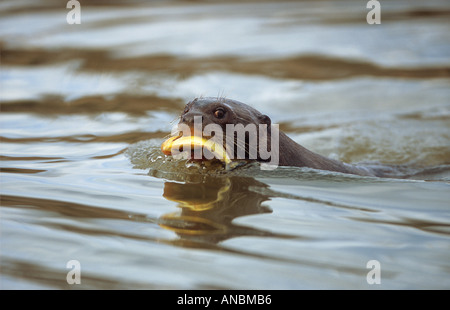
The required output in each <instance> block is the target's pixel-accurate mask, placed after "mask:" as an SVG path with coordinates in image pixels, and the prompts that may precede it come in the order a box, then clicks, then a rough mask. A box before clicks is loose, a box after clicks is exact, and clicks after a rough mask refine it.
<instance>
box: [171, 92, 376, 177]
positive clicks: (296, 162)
mask: <svg viewBox="0 0 450 310" xmlns="http://www.w3.org/2000/svg"><path fill="white" fill-rule="evenodd" d="M196 116H197V117H198V116H201V117H202V127H203V128H202V129H200V130H203V129H204V128H205V126H207V125H210V124H216V125H219V126H220V127H221V128H222V132H226V125H228V124H233V125H238V124H242V125H243V126H247V125H249V124H253V125H256V126H259V125H264V124H266V125H267V126H268V128H270V125H271V120H270V118H269V117H268V116H267V115H263V114H262V113H260V112H259V111H257V110H256V109H254V108H252V107H251V106H248V105H246V104H244V103H242V102H239V101H235V100H230V99H225V98H196V99H194V100H192V101H191V102H189V103H188V104H187V105H186V107H185V109H184V111H183V113H182V114H181V117H180V122H179V124H180V125H181V124H183V125H187V126H189V127H190V128H191V129H192V130H193V129H194V125H196V123H195V122H194V119H195V117H196ZM246 139H248V137H247V138H246ZM257 141H258V143H261V142H260V141H259V140H257ZM264 143H267V145H264V146H263V147H261V145H258V152H260V150H261V149H269V148H270V146H271V145H272V144H271V137H270V129H269V131H268V134H267V138H266V139H265V140H264ZM240 145H246V146H249V145H251V143H249V142H248V141H236V139H235V140H234V148H233V149H234V150H235V151H236V150H237V149H238V148H239V147H240ZM224 147H225V148H226V141H224ZM245 152H246V154H249V153H250V150H249V149H246V150H245ZM278 153H279V161H278V165H279V166H296V167H309V168H315V169H321V170H330V171H337V172H343V173H351V174H357V175H369V176H370V175H372V176H374V175H376V173H375V172H374V171H372V170H369V168H365V167H356V166H353V165H349V164H346V163H342V162H339V161H336V160H332V159H329V158H326V157H324V156H321V155H319V154H316V153H313V152H311V151H309V150H307V149H306V148H304V147H302V146H301V145H299V144H297V143H296V142H295V141H294V140H292V139H290V138H289V137H288V136H287V135H286V134H284V133H283V132H281V131H280V132H279V152H278ZM234 158H237V157H234ZM249 158H250V157H249ZM261 158H262V156H260V154H259V153H258V156H257V160H258V161H261V162H263V161H264V160H262V159H261Z"/></svg>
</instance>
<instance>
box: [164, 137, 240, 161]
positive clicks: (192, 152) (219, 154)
mask: <svg viewBox="0 0 450 310" xmlns="http://www.w3.org/2000/svg"><path fill="white" fill-rule="evenodd" d="M161 151H162V152H163V154H165V155H173V156H176V155H179V156H182V157H183V158H186V157H187V158H189V159H194V160H211V159H214V158H216V159H218V160H220V161H222V162H224V163H225V164H229V163H231V158H230V156H229V155H228V154H227V152H226V149H225V148H224V147H223V146H222V145H221V144H219V143H217V142H214V141H212V139H209V140H208V139H205V138H203V137H198V136H182V135H178V136H172V137H170V138H169V139H167V140H166V141H164V142H163V143H162V144H161Z"/></svg>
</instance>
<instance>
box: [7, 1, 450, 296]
mask: <svg viewBox="0 0 450 310" xmlns="http://www.w3.org/2000/svg"><path fill="white" fill-rule="evenodd" d="M108 3H109V4H108V5H105V4H104V3H103V2H100V1H93V2H91V4H89V5H88V4H84V3H82V6H81V12H82V22H81V24H80V25H68V24H67V23H66V14H67V12H68V11H69V10H67V9H66V8H65V4H64V5H63V4H61V3H59V2H58V1H29V2H27V1H22V2H17V1H3V2H2V3H1V5H0V29H1V30H0V47H1V68H0V86H1V95H0V96H1V97H0V98H1V114H0V130H1V134H0V138H1V148H0V156H1V157H0V159H1V178H0V182H1V192H0V194H1V208H0V212H1V213H0V215H1V222H0V224H1V226H0V229H1V248H0V250H1V252H0V253H1V268H0V270H1V271H0V285H1V288H3V289H21V288H25V289H74V288H75V289H133V288H143V289H199V288H207V289H222V288H223V289H310V288H318V289H377V288H378V289H380V288H381V289H422V288H425V289H449V288H450V280H449V279H450V277H449V276H450V263H449V262H450V216H449V211H450V204H449V201H450V185H449V180H450V170H449V168H450V135H449V132H450V131H449V129H450V102H449V98H450V87H449V86H450V80H449V77H450V56H449V55H450V35H449V33H448V29H449V28H448V27H449V22H448V20H449V19H448V16H449V12H450V6H449V4H448V3H447V2H446V1H428V2H423V1H396V2H395V3H391V2H389V3H387V2H386V3H385V2H383V3H382V23H381V25H368V24H367V23H366V14H367V12H368V9H366V7H365V6H366V3H365V2H364V1H288V2H279V1H276V2H271V1H261V2H254V1H248V2H247V1H244V2H231V3H230V2H221V1H214V2H210V1H197V2H195V3H187V2H183V1H180V2H179V1H160V2H152V3H148V2H144V1H143V2H140V1H133V2H128V1H127V2H124V1H112V2H108ZM196 96H226V97H228V98H232V99H236V100H239V101H242V102H245V103H247V104H250V105H252V106H254V107H255V108H256V109H258V110H260V111H261V112H263V113H265V114H267V115H269V116H270V117H271V118H272V122H274V123H278V124H280V128H281V129H282V130H284V131H285V132H286V133H287V134H288V135H289V136H290V137H292V138H293V139H294V140H295V141H297V142H298V143H301V144H302V145H304V146H305V147H307V148H309V149H311V150H313V151H315V152H318V153H320V154H323V155H325V156H329V157H331V158H335V159H339V160H343V161H346V162H349V163H363V164H366V165H378V166H379V165H383V166H389V167H394V168H395V170H394V173H393V175H392V178H384V179H382V178H369V177H360V176H351V175H344V174H339V173H332V172H326V171H318V170H313V169H307V168H292V167H279V168H278V169H277V170H275V171H262V170H260V169H259V167H258V165H249V166H245V167H241V168H239V169H236V170H233V171H228V172H227V171H222V170H220V169H219V170H218V171H212V170H210V169H203V168H202V167H200V168H199V167H198V166H195V165H190V164H189V163H186V162H184V161H174V160H173V159H171V158H168V157H165V156H164V155H163V154H162V153H161V152H160V150H159V145H160V143H161V142H162V141H163V140H164V138H165V137H166V136H167V134H168V133H169V132H170V130H171V126H172V125H173V124H174V123H176V120H177V117H178V116H179V114H180V113H181V111H182V110H183V107H184V104H185V103H186V102H187V101H189V100H192V99H193V98H194V97H196ZM70 260H77V261H79V262H80V265H81V281H82V282H81V284H80V285H76V284H74V285H69V284H68V283H67V281H66V276H67V273H68V272H69V271H70V269H68V268H66V264H67V262H68V261H70ZM370 260H377V261H378V262H379V263H380V266H381V284H373V285H370V284H368V282H367V279H366V276H367V274H368V272H369V271H370V270H371V269H368V268H367V267H366V265H367V263H368V262H369V261H370Z"/></svg>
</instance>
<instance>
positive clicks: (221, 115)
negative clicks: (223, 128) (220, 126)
mask: <svg viewBox="0 0 450 310" xmlns="http://www.w3.org/2000/svg"><path fill="white" fill-rule="evenodd" d="M214 116H215V117H216V118H224V116H225V110H224V109H222V108H218V109H216V110H215V111H214Z"/></svg>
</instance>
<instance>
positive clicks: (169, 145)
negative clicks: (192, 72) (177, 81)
mask: <svg viewBox="0 0 450 310" xmlns="http://www.w3.org/2000/svg"><path fill="white" fill-rule="evenodd" d="M271 128H272V126H271V120H270V118H269V117H268V116H267V115H264V114H262V113H260V112H259V111H258V110H256V109H254V108H252V107H251V106H249V105H247V104H244V103H242V102H239V101H236V100H231V99H225V98H211V97H209V98H196V99H194V100H192V101H190V102H189V103H188V104H186V107H185V108H184V111H183V113H182V114H181V116H180V121H179V123H178V125H177V128H176V131H177V133H176V134H175V137H172V138H170V139H169V140H167V141H166V142H164V143H163V145H162V147H161V149H162V150H163V152H164V153H165V154H169V152H172V154H173V146H176V147H178V146H179V145H181V143H183V145H184V146H186V143H187V144H189V146H190V147H191V150H192V149H199V148H203V150H205V148H206V149H207V150H208V151H210V152H212V153H214V152H216V155H217V152H218V151H216V150H219V153H220V152H225V153H226V157H227V158H228V159H230V160H231V159H240V160H242V159H245V160H247V159H249V160H258V161H268V160H267V159H268V158H269V157H268V156H267V152H268V151H267V150H268V149H269V148H271V147H272V144H271ZM175 141H176V142H177V143H173V142H175ZM206 142H209V144H208V145H209V146H212V147H209V146H208V147H206V146H207V143H206ZM214 145H215V146H214ZM217 145H219V147H217ZM192 147H193V148H192ZM196 147H197V148H196ZM277 147H278V145H277ZM184 149H185V148H184ZM262 151H263V152H264V151H265V153H262ZM192 155H194V154H192ZM191 157H192V158H198V157H193V156H191ZM200 158H204V156H203V155H202V157H200ZM216 158H217V156H216Z"/></svg>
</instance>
